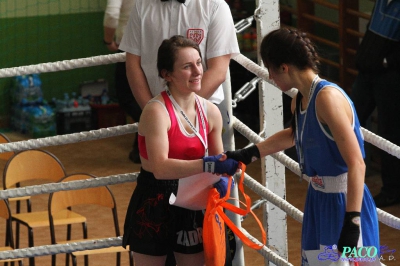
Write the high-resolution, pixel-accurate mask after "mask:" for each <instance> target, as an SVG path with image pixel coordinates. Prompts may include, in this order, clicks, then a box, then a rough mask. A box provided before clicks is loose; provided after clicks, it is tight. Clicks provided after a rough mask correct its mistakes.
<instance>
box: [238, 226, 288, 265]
mask: <svg viewBox="0 0 400 266" xmlns="http://www.w3.org/2000/svg"><path fill="white" fill-rule="evenodd" d="M240 230H241V231H242V232H243V234H245V235H246V236H247V237H248V238H249V239H250V240H251V241H253V242H254V243H256V244H258V245H260V246H263V247H262V248H261V249H258V250H256V251H257V252H258V253H260V254H261V255H262V256H263V257H264V258H266V259H267V260H268V261H270V262H272V263H274V264H275V265H277V266H293V264H291V263H290V262H288V261H287V260H285V259H283V258H282V257H279V255H277V254H276V253H275V252H274V251H272V250H271V249H269V248H268V247H266V246H265V245H263V244H262V243H261V242H260V241H258V239H257V238H255V237H253V236H252V235H250V234H249V232H247V231H246V229H244V228H243V227H242V228H240Z"/></svg>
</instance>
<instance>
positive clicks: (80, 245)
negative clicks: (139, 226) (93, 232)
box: [0, 236, 122, 260]
mask: <svg viewBox="0 0 400 266" xmlns="http://www.w3.org/2000/svg"><path fill="white" fill-rule="evenodd" d="M117 246H122V236H119V237H110V238H101V239H92V240H85V241H78V242H71V243H67V244H54V245H44V246H36V247H30V248H21V249H14V250H9V251H1V252H0V260H8V259H17V258H27V257H38V256H46V255H55V254H59V253H71V252H75V251H82V250H92V249H101V248H108V247H117Z"/></svg>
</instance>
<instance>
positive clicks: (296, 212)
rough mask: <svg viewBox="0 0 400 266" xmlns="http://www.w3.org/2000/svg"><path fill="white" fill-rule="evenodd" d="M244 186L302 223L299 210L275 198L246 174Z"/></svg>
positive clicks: (301, 214)
mask: <svg viewBox="0 0 400 266" xmlns="http://www.w3.org/2000/svg"><path fill="white" fill-rule="evenodd" d="M244 184H245V185H246V186H247V187H248V188H250V189H251V190H252V191H254V192H255V193H257V194H258V195H259V196H261V197H262V198H263V199H266V200H268V201H269V202H271V203H272V204H274V205H275V206H277V207H278V208H279V209H281V210H282V211H284V212H286V213H287V214H289V215H290V216H291V217H293V218H294V219H295V220H296V221H298V222H300V223H303V212H301V211H300V210H299V209H297V208H296V207H294V206H293V205H291V204H290V203H289V202H287V201H286V200H284V199H282V198H281V197H279V196H277V195H276V194H275V193H274V192H272V191H271V190H269V189H267V188H265V187H264V186H263V185H261V184H260V183H259V182H258V181H257V180H254V179H253V178H251V177H250V176H249V175H248V174H245V178H244Z"/></svg>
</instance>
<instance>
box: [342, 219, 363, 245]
mask: <svg viewBox="0 0 400 266" xmlns="http://www.w3.org/2000/svg"><path fill="white" fill-rule="evenodd" d="M360 223H361V220H360V212H346V214H345V216H344V222H343V227H342V232H340V238H339V241H338V250H339V251H340V252H343V247H349V248H351V250H353V248H356V247H357V242H358V238H359V237H360Z"/></svg>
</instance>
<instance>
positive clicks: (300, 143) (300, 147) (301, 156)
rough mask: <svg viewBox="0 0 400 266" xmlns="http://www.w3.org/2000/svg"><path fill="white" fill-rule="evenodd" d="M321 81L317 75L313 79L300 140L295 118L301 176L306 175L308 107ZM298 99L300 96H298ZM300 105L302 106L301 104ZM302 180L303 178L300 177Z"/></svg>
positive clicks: (297, 107) (298, 107)
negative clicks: (305, 132) (305, 143)
mask: <svg viewBox="0 0 400 266" xmlns="http://www.w3.org/2000/svg"><path fill="white" fill-rule="evenodd" d="M318 80H319V77H318V75H316V76H315V77H314V79H313V81H312V82H311V87H310V94H309V95H308V104H307V110H306V114H305V115H304V119H303V124H302V125H301V133H300V138H299V125H298V121H297V114H296V116H295V122H296V139H297V141H296V144H297V145H296V146H297V150H298V151H299V166H300V171H301V175H302V176H303V175H304V151H303V133H304V125H305V124H306V119H307V114H308V107H309V106H310V101H311V97H312V95H313V93H314V90H315V87H316V86H317V81H318ZM297 97H298V96H297ZM299 105H300V104H299ZM297 110H298V111H299V114H298V115H300V106H296V112H297ZM300 180H301V177H300Z"/></svg>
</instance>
